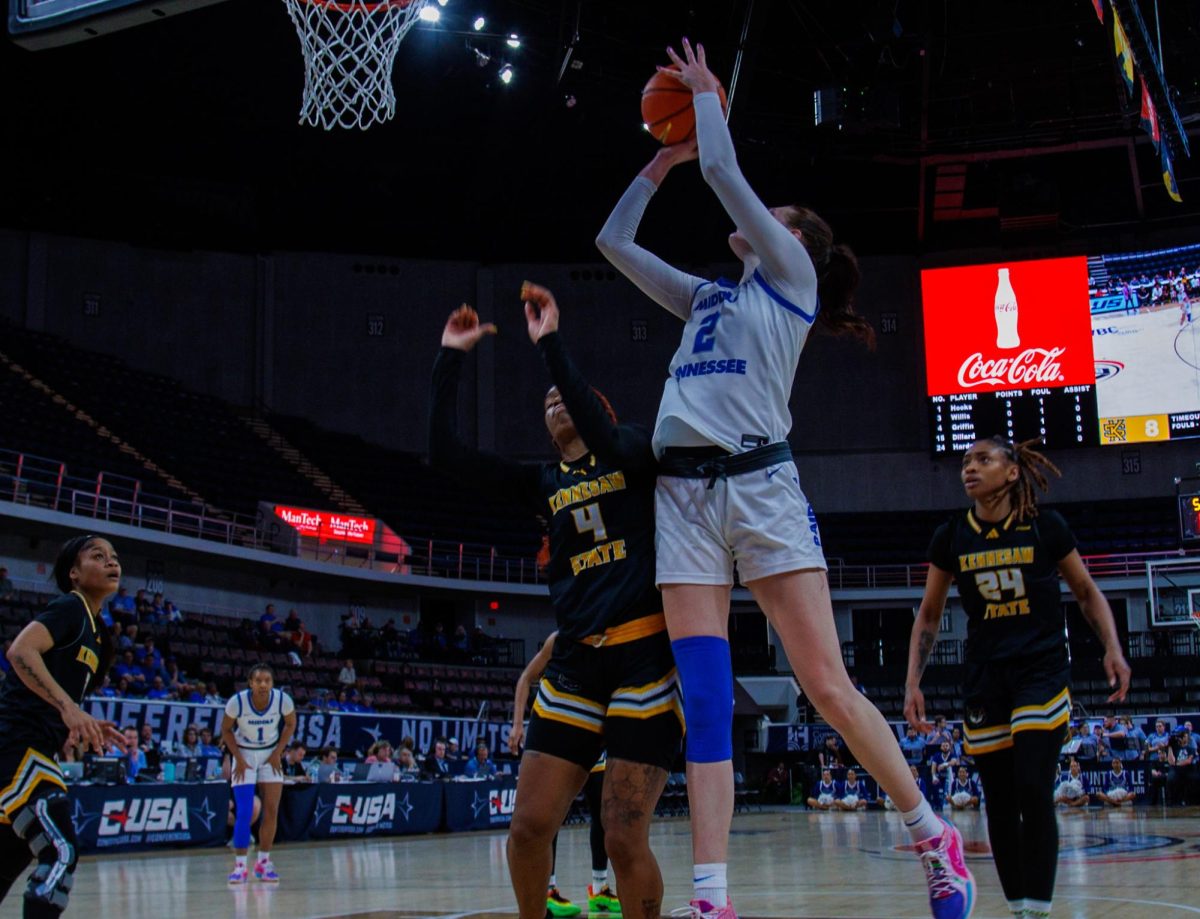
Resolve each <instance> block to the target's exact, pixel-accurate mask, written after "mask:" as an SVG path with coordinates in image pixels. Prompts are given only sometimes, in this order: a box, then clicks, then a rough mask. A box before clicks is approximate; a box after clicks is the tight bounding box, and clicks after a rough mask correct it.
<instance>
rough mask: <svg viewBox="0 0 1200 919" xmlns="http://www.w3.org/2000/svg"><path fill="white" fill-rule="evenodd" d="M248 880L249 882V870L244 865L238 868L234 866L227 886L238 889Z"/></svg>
mask: <svg viewBox="0 0 1200 919" xmlns="http://www.w3.org/2000/svg"><path fill="white" fill-rule="evenodd" d="M248 880H250V870H249V869H248V868H247V867H246V866H245V865H242V867H240V868H238V867H236V866H235V867H234V869H233V871H231V872H230V873H229V881H228V884H229V886H230V887H239V886H241V885H242V884H245V883H246V882H247V881H248Z"/></svg>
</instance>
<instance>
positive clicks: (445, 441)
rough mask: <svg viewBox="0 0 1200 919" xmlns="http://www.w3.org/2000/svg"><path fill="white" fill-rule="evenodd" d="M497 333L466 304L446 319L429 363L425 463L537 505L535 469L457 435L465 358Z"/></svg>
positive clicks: (536, 471) (536, 474)
mask: <svg viewBox="0 0 1200 919" xmlns="http://www.w3.org/2000/svg"><path fill="white" fill-rule="evenodd" d="M495 331H496V327H495V326H494V325H491V324H487V325H480V323H479V316H478V314H477V313H476V312H475V310H473V309H471V307H469V306H466V305H465V304H464V305H463V306H460V307H459V308H458V309H457V310H455V311H454V312H453V313H451V314H450V318H449V319H448V320H447V321H446V329H445V331H444V332H443V333H442V349H441V350H440V351H439V352H438V356H437V360H436V361H434V364H433V385H432V389H431V392H430V400H429V462H430V464H431V465H432V466H435V467H437V468H440V469H445V470H448V471H450V472H453V473H455V474H456V475H460V476H462V477H463V478H464V479H466V480H468V481H470V482H471V483H472V484H474V485H476V486H479V487H484V488H493V489H496V490H498V491H500V492H501V493H502V494H505V495H506V496H509V497H512V498H515V499H517V500H520V501H523V502H524V503H527V504H536V503H538V477H539V472H538V469H537V467H536V466H528V465H524V464H522V463H517V462H513V461H512V460H510V459H506V458H505V457H502V456H497V455H496V454H494V453H485V452H483V451H481V450H476V449H473V448H472V447H468V446H467V445H466V444H465V443H464V442H463V440H462V438H461V437H459V434H458V381H459V377H460V376H461V373H462V363H463V359H464V358H465V357H466V354H467V352H468V351H470V350H471V348H473V347H474V346H475V344H476V343H477V342H478V341H479V339H480V338H482V337H483V336H484V335H489V334H495Z"/></svg>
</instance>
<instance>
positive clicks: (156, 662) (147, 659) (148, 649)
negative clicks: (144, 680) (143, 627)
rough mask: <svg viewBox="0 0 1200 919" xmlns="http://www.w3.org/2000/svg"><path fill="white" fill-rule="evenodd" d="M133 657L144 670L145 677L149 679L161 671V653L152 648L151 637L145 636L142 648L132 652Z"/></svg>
mask: <svg viewBox="0 0 1200 919" xmlns="http://www.w3.org/2000/svg"><path fill="white" fill-rule="evenodd" d="M133 656H134V657H135V658H136V659H137V662H138V663H139V664H141V665H142V667H144V668H145V669H146V675H147V677H151V676H153V675H154V674H155V673H158V672H160V671H162V669H163V659H162V652H161V651H159V650H158V648H156V647H155V646H154V636H153V635H147V636H146V639H145V641H143V642H142V646H141V647H140V648H138V649H137V650H136V651H135V652H134V655H133Z"/></svg>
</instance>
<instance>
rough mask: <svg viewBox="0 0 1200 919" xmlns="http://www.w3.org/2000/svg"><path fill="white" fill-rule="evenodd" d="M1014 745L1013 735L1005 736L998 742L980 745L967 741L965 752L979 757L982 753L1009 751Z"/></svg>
mask: <svg viewBox="0 0 1200 919" xmlns="http://www.w3.org/2000/svg"><path fill="white" fill-rule="evenodd" d="M1012 745H1013V741H1012V735H1011V734H1007V733H1006V734H1005V735H1004V736H1003V737H1001V738H999V739H997V740H990V741H985V742H984V743H980V744H973V743H971V741H969V740H967V741H964V742H963V750H964V751H965V752H967V753H970V754H971V755H972V756H977V755H979V754H982V753H997V752H999V751H1000V750H1007V749H1008V748H1009V747H1011V746H1012Z"/></svg>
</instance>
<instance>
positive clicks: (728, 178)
mask: <svg viewBox="0 0 1200 919" xmlns="http://www.w3.org/2000/svg"><path fill="white" fill-rule="evenodd" d="M693 104H694V106H695V108H696V140H697V142H698V143H699V145H700V174H701V175H702V176H704V181H705V182H707V183H708V185H709V187H710V188H712V190H713V191H714V192H716V193H717V198H719V199H720V201H721V204H722V206H723V207H724V208H725V213H727V214H728V215H729V216H730V217H731V218H733V222H734V224H735V225H736V226H737V228H738V229H739V230H740V231H741V233H742V235H743V236H745V237H746V240H747V242H749V243H750V245H751V247H752V248H753V249H754V252H755V254H756V255H757V256H758V257H759V259H760V260H761V263H762V265H761V270H762V272H763V274H764V275H766V276H767V278H768V279H770V280H771V281H774V282H775V284H776V285H778V286H780V287H782V288H784V289H785V290H790V291H792V292H796V291H798V290H803V289H805V288H810V287H815V286H816V283H817V273H816V270H815V269H814V268H813V263H812V259H810V258H809V257H808V250H807V249H805V248H804V245H803V243H801V242H800V240H798V239H796V237H795V236H793V235H792V234H791V232H790V231H789V230H788V229H787V227H785V226H784V225H783V224H781V223H780V222H779V221H778V220H776V219H775V218H774V217H773V216H772V215H771V212H770V211H769V210H767V208H766V205H764V204H763V203H762V202H761V201H759V200H758V196H757V195H755V194H754V189H752V188H751V187H750V183H749V182H747V181H746V177H745V176H743V175H742V171H741V169H739V168H738V164H737V156H736V155H735V154H734V151H733V140H732V138H730V136H729V126H728V125H726V124H725V116H724V113H722V111H721V103H720V101H719V100H718V99H717V94H716V93H700V94H698V95H697V96H695V97H694V99H693Z"/></svg>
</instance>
